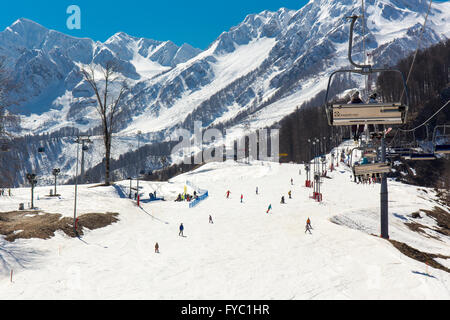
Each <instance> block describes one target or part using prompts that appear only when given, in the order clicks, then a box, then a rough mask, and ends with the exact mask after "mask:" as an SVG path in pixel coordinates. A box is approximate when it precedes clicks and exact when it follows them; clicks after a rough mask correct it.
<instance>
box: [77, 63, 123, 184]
mask: <svg viewBox="0 0 450 320" xmlns="http://www.w3.org/2000/svg"><path fill="white" fill-rule="evenodd" d="M96 71H99V72H100V73H101V78H100V79H96V78H95V74H96ZM81 73H82V74H83V77H84V79H85V81H86V82H87V83H89V85H90V86H91V88H92V90H93V91H94V94H95V97H96V99H97V111H98V114H99V116H100V120H101V123H102V134H103V142H104V145H105V185H109V184H110V182H111V181H110V161H111V140H112V133H113V131H114V128H115V124H116V116H117V114H118V113H119V111H120V107H121V99H122V98H123V96H124V94H125V91H126V90H127V88H128V87H127V83H126V82H125V81H122V80H120V76H119V73H118V70H117V66H116V65H115V64H114V63H113V62H107V63H106V64H105V66H99V67H98V68H96V67H95V66H94V65H91V66H89V67H88V68H83V69H81ZM115 86H118V91H117V92H116V93H115V94H114V93H113V92H112V90H113V89H114V87H115Z"/></svg>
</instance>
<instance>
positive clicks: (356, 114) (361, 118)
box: [331, 102, 406, 126]
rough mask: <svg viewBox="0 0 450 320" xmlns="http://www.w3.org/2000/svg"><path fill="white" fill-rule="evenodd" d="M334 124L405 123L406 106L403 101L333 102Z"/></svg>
mask: <svg viewBox="0 0 450 320" xmlns="http://www.w3.org/2000/svg"><path fill="white" fill-rule="evenodd" d="M331 113H332V124H333V125H335V126H347V125H354V124H403V123H404V120H405V114H406V106H404V105H402V104H401V103H399V102H398V103H387V104H383V103H374V104H332V105H331Z"/></svg>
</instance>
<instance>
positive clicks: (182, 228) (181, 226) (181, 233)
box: [178, 223, 184, 237]
mask: <svg viewBox="0 0 450 320" xmlns="http://www.w3.org/2000/svg"><path fill="white" fill-rule="evenodd" d="M183 230H184V226H183V223H181V224H180V232H179V233H178V235H179V236H182V237H184V234H183Z"/></svg>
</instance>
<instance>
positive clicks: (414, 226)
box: [405, 222, 441, 241]
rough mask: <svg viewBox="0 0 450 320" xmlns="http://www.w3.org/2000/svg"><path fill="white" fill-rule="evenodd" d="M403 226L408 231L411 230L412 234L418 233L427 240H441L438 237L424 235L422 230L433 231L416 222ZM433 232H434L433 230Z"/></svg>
mask: <svg viewBox="0 0 450 320" xmlns="http://www.w3.org/2000/svg"><path fill="white" fill-rule="evenodd" d="M405 226H407V227H408V228H409V229H410V230H412V231H414V232H418V233H420V234H422V235H423V236H425V237H427V238H433V239H436V240H439V241H440V240H441V239H439V238H438V237H435V236H432V235H430V234H428V233H426V232H425V230H424V229H430V230H434V229H431V228H429V227H427V226H424V225H423V224H420V223H417V222H407V223H405ZM434 231H436V230H434Z"/></svg>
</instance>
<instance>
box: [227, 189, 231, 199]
mask: <svg viewBox="0 0 450 320" xmlns="http://www.w3.org/2000/svg"><path fill="white" fill-rule="evenodd" d="M230 193H231V192H230V190H228V191H227V199H228V198H230Z"/></svg>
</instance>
